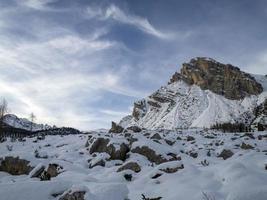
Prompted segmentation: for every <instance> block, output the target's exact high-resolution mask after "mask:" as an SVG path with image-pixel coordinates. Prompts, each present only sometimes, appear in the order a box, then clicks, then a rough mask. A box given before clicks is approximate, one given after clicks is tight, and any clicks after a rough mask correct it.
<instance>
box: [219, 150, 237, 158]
mask: <svg viewBox="0 0 267 200" xmlns="http://www.w3.org/2000/svg"><path fill="white" fill-rule="evenodd" d="M233 155H234V153H233V152H232V151H231V150H229V149H224V150H223V151H222V152H221V153H220V154H219V155H218V157H221V158H223V159H224V160H226V159H228V158H230V157H232V156H233Z"/></svg>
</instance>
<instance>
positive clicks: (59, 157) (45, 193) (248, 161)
mask: <svg viewBox="0 0 267 200" xmlns="http://www.w3.org/2000/svg"><path fill="white" fill-rule="evenodd" d="M266 142H267V132H254V133H221V132H218V131H211V130H202V129H190V130H177V131H169V130H158V131H153V130H143V131H142V132H139V133H121V134H111V133H108V132H107V131H99V132H98V131H95V132H91V133H89V134H88V135H86V134H83V135H81V134H80V135H64V136H57V135H54V136H46V137H45V138H43V139H42V140H38V139H37V138H26V140H24V141H22V140H20V141H13V140H10V139H7V141H5V142H3V143H1V145H0V197H1V199H5V200H17V199H22V200H24V199H25V200H36V199H40V200H47V199H51V200H58V199H60V200H66V199H67V200H68V199H78V200H107V199H109V200H126V199H129V200H141V199H142V198H144V197H145V198H150V199H153V198H154V199H163V200H177V199H188V200H199V199H205V198H210V199H216V200H250V199H255V200H263V199H264V200H265V199H267V190H266V188H267V173H266V172H267V171H266V167H267V159H266V158H267V149H266ZM122 144H124V145H126V146H127V151H121V148H122ZM11 146H12V148H10V147H11ZM92 149H94V150H92ZM37 151H38V152H47V153H46V156H45V157H43V156H37V153H36V152H37ZM115 152H117V153H115ZM118 152H121V153H122V154H121V156H123V159H121V157H120V153H118ZM113 154H114V155H116V156H113V157H112V155H113ZM17 157H18V158H19V159H20V160H24V162H25V163H27V165H28V166H30V168H31V170H32V171H31V172H30V173H25V174H21V175H11V174H9V171H8V169H10V166H12V169H16V165H17V164H16V165H13V164H15V163H13V164H12V163H11V164H10V163H9V164H8V163H7V162H5V160H6V159H5V158H8V159H9V160H12V158H17ZM15 160H16V159H15ZM3 163H4V165H5V167H3Z"/></svg>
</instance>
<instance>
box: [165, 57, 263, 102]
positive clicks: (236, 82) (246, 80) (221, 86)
mask: <svg viewBox="0 0 267 200" xmlns="http://www.w3.org/2000/svg"><path fill="white" fill-rule="evenodd" d="M179 80H183V81H184V82H186V83H188V84H189V85H193V84H195V85H198V86H200V88H201V89H203V90H210V91H212V92H214V93H216V94H219V95H223V96H225V97H226V98H228V99H237V100H238V99H242V98H244V97H246V96H248V95H258V94H260V93H261V92H262V91H263V88H262V85H261V84H260V83H258V82H257V81H256V80H255V78H254V77H253V76H251V75H250V74H248V73H245V72H242V71H240V69H239V68H238V67H235V66H233V65H231V64H222V63H219V62H217V61H216V60H214V59H211V58H205V57H197V58H194V59H191V60H190V62H189V63H183V65H182V68H181V71H180V73H178V72H176V73H175V74H174V75H173V76H172V78H171V80H170V82H169V84H171V83H174V82H176V81H179Z"/></svg>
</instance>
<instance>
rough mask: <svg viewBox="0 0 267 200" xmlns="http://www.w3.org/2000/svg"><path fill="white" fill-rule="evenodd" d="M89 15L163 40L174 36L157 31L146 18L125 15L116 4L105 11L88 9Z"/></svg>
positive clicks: (95, 8)
mask: <svg viewBox="0 0 267 200" xmlns="http://www.w3.org/2000/svg"><path fill="white" fill-rule="evenodd" d="M87 13H88V17H89V18H95V17H96V18H99V19H101V20H107V19H113V20H116V21H118V22H120V23H124V24H129V25H133V26H135V27H137V28H138V29H139V30H141V31H143V32H145V33H147V34H150V35H153V36H155V37H158V38H161V39H170V38H172V34H170V33H164V32H162V31H160V30H158V29H156V28H155V27H154V26H153V25H152V24H151V23H150V22H149V21H148V20H147V19H146V18H143V17H140V16H137V15H133V14H128V13H125V12H124V11H123V10H121V9H120V8H119V7H117V6H115V5H114V4H112V5H110V6H109V7H107V8H106V9H105V10H103V9H101V8H99V7H88V8H87Z"/></svg>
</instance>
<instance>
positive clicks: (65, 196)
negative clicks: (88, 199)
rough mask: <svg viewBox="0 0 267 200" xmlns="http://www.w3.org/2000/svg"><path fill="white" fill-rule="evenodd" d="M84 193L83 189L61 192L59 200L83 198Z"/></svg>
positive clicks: (78, 199) (82, 199)
mask: <svg viewBox="0 0 267 200" xmlns="http://www.w3.org/2000/svg"><path fill="white" fill-rule="evenodd" d="M85 193H86V192H85V191H74V192H73V191H69V192H67V193H66V194H63V195H62V196H61V197H60V198H59V200H85V198H84V195H85Z"/></svg>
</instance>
